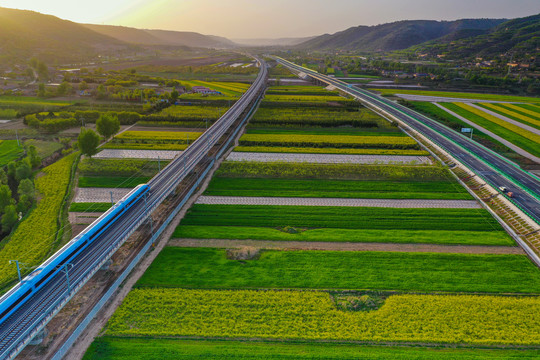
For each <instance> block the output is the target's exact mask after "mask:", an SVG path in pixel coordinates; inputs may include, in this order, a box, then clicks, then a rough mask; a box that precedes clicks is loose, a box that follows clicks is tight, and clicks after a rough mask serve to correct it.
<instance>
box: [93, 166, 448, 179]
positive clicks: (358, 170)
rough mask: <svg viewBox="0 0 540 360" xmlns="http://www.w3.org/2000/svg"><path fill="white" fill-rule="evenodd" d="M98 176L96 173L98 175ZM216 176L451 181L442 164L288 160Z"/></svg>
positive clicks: (226, 169)
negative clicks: (343, 162)
mask: <svg viewBox="0 0 540 360" xmlns="http://www.w3.org/2000/svg"><path fill="white" fill-rule="evenodd" d="M97 175H99V174H97ZM216 175H218V176H221V177H234V178H241V177H245V178H261V177H269V178H281V179H342V180H391V181H407V180H410V181H414V180H416V181H435V180H450V179H451V180H452V181H453V180H454V179H453V177H452V175H451V174H450V173H449V172H448V170H447V169H445V168H443V167H442V166H425V165H422V166H400V165H393V166H388V165H360V164H312V163H288V162H265V163H261V162H255V161H225V162H223V163H222V164H221V167H220V168H219V169H218V170H217V172H216Z"/></svg>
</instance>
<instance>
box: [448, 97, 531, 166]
mask: <svg viewBox="0 0 540 360" xmlns="http://www.w3.org/2000/svg"><path fill="white" fill-rule="evenodd" d="M441 105H442V106H444V107H446V108H447V109H449V110H451V111H454V112H455V113H457V114H459V115H461V116H463V117H465V118H467V119H469V120H470V121H473V122H474V123H476V124H478V125H480V126H482V127H484V128H486V129H487V130H489V131H492V132H493V133H494V134H497V135H499V136H501V137H503V138H504V139H506V140H508V141H510V142H512V143H513V144H515V145H517V146H519V147H520V148H522V149H523V150H525V151H528V152H529V153H531V154H533V155H535V156H540V146H538V144H540V136H539V135H536V134H533V133H531V132H530V131H527V130H524V129H522V128H520V127H519V126H516V125H514V124H510V123H508V122H506V121H504V120H501V119H499V118H497V117H495V116H491V115H489V114H486V113H485V112H483V111H481V110H478V109H476V108H474V107H472V106H469V105H466V104H462V103H444V104H441Z"/></svg>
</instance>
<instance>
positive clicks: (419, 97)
mask: <svg viewBox="0 0 540 360" xmlns="http://www.w3.org/2000/svg"><path fill="white" fill-rule="evenodd" d="M394 95H395V96H398V97H400V98H402V99H405V100H411V101H429V102H464V103H473V102H486V103H509V104H519V102H517V101H498V100H482V99H462V98H453V97H441V96H427V95H411V94H394Z"/></svg>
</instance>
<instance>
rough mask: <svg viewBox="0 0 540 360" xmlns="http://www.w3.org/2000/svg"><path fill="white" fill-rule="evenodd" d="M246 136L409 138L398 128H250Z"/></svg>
mask: <svg viewBox="0 0 540 360" xmlns="http://www.w3.org/2000/svg"><path fill="white" fill-rule="evenodd" d="M246 134H259V135H267V134H279V135H332V136H336V135H345V136H398V137H399V136H401V137H407V134H405V133H403V132H401V131H400V130H399V129H398V128H394V127H391V128H382V129H379V128H377V129H365V128H346V129H343V128H339V127H338V128H278V127H270V128H249V129H247V130H246Z"/></svg>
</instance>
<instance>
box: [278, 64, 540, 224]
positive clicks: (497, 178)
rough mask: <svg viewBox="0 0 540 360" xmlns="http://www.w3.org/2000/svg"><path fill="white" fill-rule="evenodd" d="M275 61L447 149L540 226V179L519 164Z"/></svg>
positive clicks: (367, 95)
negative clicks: (506, 191)
mask: <svg viewBox="0 0 540 360" xmlns="http://www.w3.org/2000/svg"><path fill="white" fill-rule="evenodd" d="M274 58H275V59H276V60H277V62H278V63H280V64H282V65H283V66H285V67H287V68H288V69H289V70H291V71H292V72H294V73H296V74H298V75H299V76H301V77H304V78H305V77H308V78H311V79H314V80H316V81H319V82H322V83H325V84H328V85H332V86H334V87H335V88H336V89H338V90H339V91H341V92H344V93H346V94H349V95H351V96H353V97H354V98H355V99H357V100H359V101H360V102H362V103H363V104H365V105H366V106H367V107H369V108H371V109H373V110H374V111H375V112H377V113H379V114H381V115H383V116H385V117H387V118H393V119H396V120H398V121H401V122H402V123H404V124H406V125H407V126H409V127H410V128H412V129H413V130H415V131H417V132H418V133H420V134H422V135H423V136H425V137H426V138H428V139H429V140H431V141H432V142H433V143H435V144H436V145H438V146H439V147H441V148H442V149H444V150H445V151H446V152H448V153H449V154H450V155H451V156H453V157H454V158H455V159H457V160H458V161H459V162H461V163H462V164H463V165H465V166H466V167H468V168H469V169H470V170H471V171H472V172H474V173H475V174H476V175H477V176H478V177H480V178H482V179H483V180H484V181H485V182H487V183H488V184H489V185H491V186H493V187H494V188H495V189H498V188H499V187H500V186H505V187H506V188H508V189H509V190H510V191H512V192H513V193H514V197H513V198H508V200H510V201H511V202H513V203H514V205H516V206H517V207H518V208H520V209H521V210H522V211H523V212H524V213H525V214H527V215H528V216H529V217H530V218H531V219H532V220H533V221H535V222H536V223H537V224H540V178H538V177H537V176H535V175H533V174H531V173H529V172H527V171H525V170H523V169H521V168H520V167H519V166H518V165H516V164H515V163H513V162H511V161H510V160H508V159H506V158H504V157H502V156H501V155H499V154H497V153H495V152H494V151H492V150H490V149H488V148H486V147H485V146H483V145H481V144H479V143H477V142H476V141H474V140H471V139H470V138H468V137H466V136H463V135H462V134H460V133H457V132H455V131H453V130H452V129H450V128H448V127H446V126H444V125H441V124H440V123H438V122H437V121H435V120H432V119H430V118H428V117H426V116H424V115H422V114H419V113H417V112H415V111H413V110H411V109H409V108H407V107H405V106H402V105H399V104H397V103H395V102H393V101H390V100H388V99H386V98H384V97H382V96H379V95H375V94H373V93H371V92H368V91H365V90H361V89H359V88H356V87H354V86H352V85H349V84H347V83H345V82H343V81H340V80H337V79H335V78H331V77H328V76H326V75H323V74H320V73H318V72H316V71H313V70H311V69H308V68H305V67H302V66H299V65H297V64H294V63H292V62H290V61H287V60H285V59H282V58H279V57H274ZM539 146H540V144H539Z"/></svg>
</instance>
